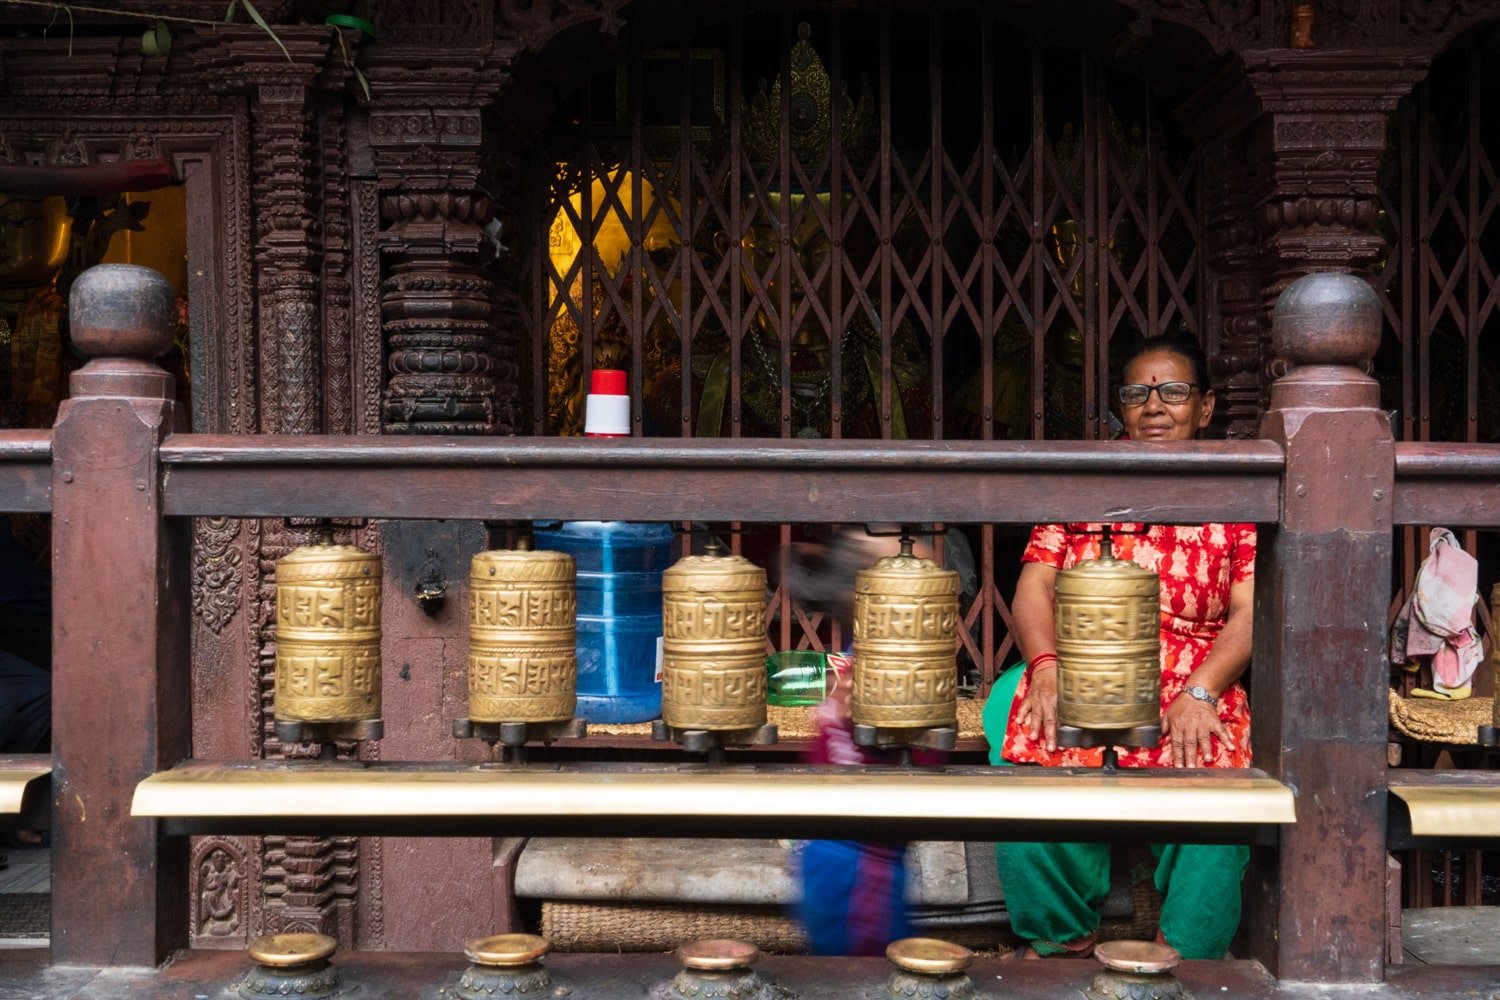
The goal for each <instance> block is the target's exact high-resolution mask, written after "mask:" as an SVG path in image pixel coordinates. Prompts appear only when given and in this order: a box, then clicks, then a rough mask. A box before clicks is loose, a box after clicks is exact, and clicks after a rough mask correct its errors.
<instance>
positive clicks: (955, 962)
mask: <svg viewBox="0 0 1500 1000" xmlns="http://www.w3.org/2000/svg"><path fill="white" fill-rule="evenodd" d="M885 957H886V958H888V959H890V960H891V962H892V964H894V965H895V966H896V967H897V968H898V969H905V970H906V971H907V972H921V973H925V974H927V975H930V976H946V975H950V974H952V973H954V972H962V971H963V970H965V969H967V968H968V967H969V963H970V962H972V961H974V953H973V952H972V951H970V950H969V949H967V948H965V947H964V946H963V945H958V944H953V943H952V942H950V941H942V940H939V939H938V938H927V937H913V938H902V939H901V940H899V941H892V942H891V944H890V947H888V948H886V950H885Z"/></svg>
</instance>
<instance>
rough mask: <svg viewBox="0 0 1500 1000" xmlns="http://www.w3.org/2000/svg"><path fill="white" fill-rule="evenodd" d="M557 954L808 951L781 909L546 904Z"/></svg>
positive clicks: (545, 928) (547, 930)
mask: <svg viewBox="0 0 1500 1000" xmlns="http://www.w3.org/2000/svg"><path fill="white" fill-rule="evenodd" d="M542 937H544V938H546V939H547V940H548V941H550V942H552V950H553V951H671V950H672V949H673V948H676V947H677V946H678V945H680V944H682V942H684V941H698V940H702V939H705V938H733V939H735V940H736V941H748V942H750V943H751V944H753V945H755V946H757V947H758V948H760V949H761V950H762V951H765V952H771V953H773V954H796V953H798V952H802V951H805V950H807V941H806V939H805V938H804V937H803V935H802V928H801V927H799V926H798V925H797V923H796V921H794V920H792V919H791V918H789V917H787V916H786V913H785V911H783V910H781V909H780V908H778V907H774V906H770V907H761V906H743V907H715V906H670V905H655V904H650V903H623V904H596V903H568V902H552V901H548V902H544V903H543V904H542Z"/></svg>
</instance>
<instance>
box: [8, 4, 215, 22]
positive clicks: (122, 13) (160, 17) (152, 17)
mask: <svg viewBox="0 0 1500 1000" xmlns="http://www.w3.org/2000/svg"><path fill="white" fill-rule="evenodd" d="M0 7H47V8H51V9H52V10H53V11H54V13H55V12H57V11H61V12H63V13H65V14H67V15H68V20H69V21H71V20H72V19H73V12H74V11H77V12H78V13H80V14H107V15H109V16H110V17H123V18H129V19H131V20H136V21H168V22H171V23H174V24H196V25H205V26H207V27H218V26H219V25H220V24H223V23H224V22H222V21H208V20H205V19H203V18H201V17H179V16H176V15H173V14H150V13H145V12H142V11H131V10H115V9H113V8H110V7H90V6H86V5H84V4H76V3H58V2H57V0H0Z"/></svg>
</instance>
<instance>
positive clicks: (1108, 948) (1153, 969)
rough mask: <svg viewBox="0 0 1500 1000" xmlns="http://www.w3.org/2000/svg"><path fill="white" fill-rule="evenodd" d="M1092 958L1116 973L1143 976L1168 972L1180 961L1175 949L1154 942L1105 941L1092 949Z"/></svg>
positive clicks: (1180, 958) (1180, 957)
mask: <svg viewBox="0 0 1500 1000" xmlns="http://www.w3.org/2000/svg"><path fill="white" fill-rule="evenodd" d="M1094 957H1095V958H1097V959H1098V960H1099V961H1100V962H1103V963H1104V965H1105V966H1106V967H1108V968H1111V969H1114V970H1115V971H1116V972H1135V973H1140V974H1145V975H1150V974H1154V973H1158V972H1170V971H1171V970H1172V969H1175V968H1177V966H1178V964H1179V963H1180V962H1181V961H1182V956H1181V955H1179V954H1178V953H1177V949H1176V948H1173V947H1172V946H1171V945H1166V944H1158V943H1157V942H1155V941H1105V942H1104V943H1103V944H1100V945H1099V946H1098V947H1096V948H1095V949H1094Z"/></svg>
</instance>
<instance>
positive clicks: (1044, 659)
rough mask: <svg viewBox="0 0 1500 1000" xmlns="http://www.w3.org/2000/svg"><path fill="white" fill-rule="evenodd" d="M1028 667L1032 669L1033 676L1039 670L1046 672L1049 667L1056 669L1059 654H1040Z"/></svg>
mask: <svg viewBox="0 0 1500 1000" xmlns="http://www.w3.org/2000/svg"><path fill="white" fill-rule="evenodd" d="M1027 666H1028V667H1029V668H1030V670H1031V672H1032V674H1035V673H1036V672H1037V671H1038V670H1045V669H1046V668H1048V667H1056V666H1057V654H1056V653H1039V654H1038V655H1036V656H1035V657H1033V658H1032V659H1031V662H1030V663H1028V664H1027Z"/></svg>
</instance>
